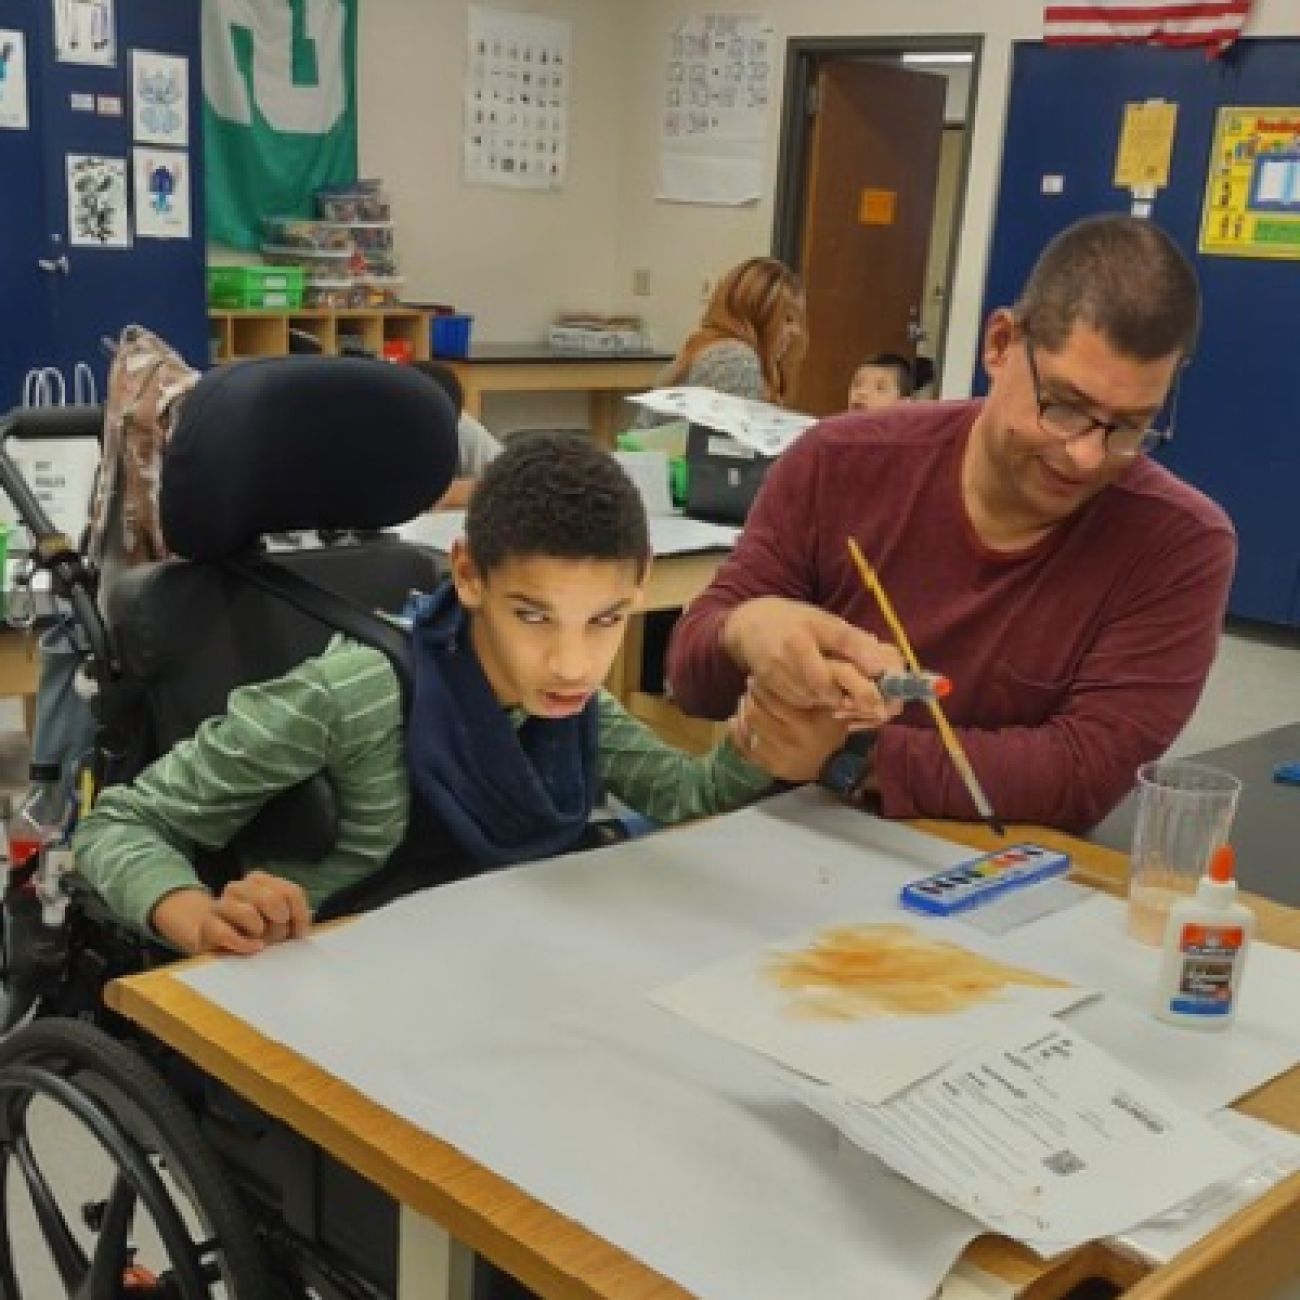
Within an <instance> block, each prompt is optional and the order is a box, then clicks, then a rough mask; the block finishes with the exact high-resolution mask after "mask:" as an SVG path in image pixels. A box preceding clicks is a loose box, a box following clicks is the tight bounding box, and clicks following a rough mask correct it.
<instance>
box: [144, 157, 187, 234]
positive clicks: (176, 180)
mask: <svg viewBox="0 0 1300 1300" xmlns="http://www.w3.org/2000/svg"><path fill="white" fill-rule="evenodd" d="M132 161H133V164H134V172H135V233H136V237H137V238H139V239H188V238H189V237H190V233H191V229H190V160H189V155H188V154H186V153H182V152H181V151H180V150H178V149H136V150H134V152H133V156H132Z"/></svg>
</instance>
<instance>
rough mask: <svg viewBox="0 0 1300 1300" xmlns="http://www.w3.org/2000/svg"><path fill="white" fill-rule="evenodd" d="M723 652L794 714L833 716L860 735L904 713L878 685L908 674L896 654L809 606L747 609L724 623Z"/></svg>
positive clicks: (752, 604)
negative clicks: (819, 711)
mask: <svg viewBox="0 0 1300 1300" xmlns="http://www.w3.org/2000/svg"><path fill="white" fill-rule="evenodd" d="M722 646H723V649H724V650H726V652H727V653H728V654H729V655H730V656H731V658H732V660H733V661H734V662H735V663H736V664H737V665H739V666H740V667H741V668H744V669H745V670H746V671H747V672H748V673H749V675H750V677H751V678H752V679H753V681H754V682H756V683H757V684H758V685H759V686H760V687H761V688H762V689H763V690H764V691H765V692H766V693H767V694H768V695H769V696H771V697H774V698H776V699H779V700H781V701H783V702H784V703H786V704H788V705H791V706H792V707H794V708H796V709H823V710H829V711H830V712H831V713H832V714H833V715H834V716H835V717H837V718H839V719H841V720H843V721H846V722H849V723H850V724H852V725H854V726H855V727H856V728H861V727H878V726H880V725H881V724H882V723H883V722H885V721H887V720H888V719H889V718H892V717H894V716H895V715H896V714H897V713H898V712H899V709H900V707H901V706H900V705H899V703H898V702H897V701H894V700H885V699H884V698H882V696H881V694H880V692H879V691H878V690H877V689H876V686H875V683H874V681H873V679H874V678H877V677H879V676H880V675H881V674H882V673H885V672H895V671H900V670H901V669H902V668H903V658H902V655H900V654H899V652H898V650H897V648H896V647H894V646H891V645H886V644H885V643H884V642H882V641H880V640H878V639H877V638H876V637H874V636H872V635H871V633H870V632H864V631H863V630H862V629H861V628H857V627H854V626H853V625H852V624H851V623H846V622H845V621H844V620H843V619H842V618H840V617H838V616H837V615H835V614H831V613H828V612H827V611H826V610H822V609H817V608H815V607H814V606H812V605H805V604H803V603H802V602H800V601H795V600H785V599H783V598H781V597H779V596H762V597H759V598H758V599H757V600H749V601H746V602H745V603H744V604H743V605H738V606H737V607H736V608H735V609H734V610H732V611H731V613H730V614H729V615H728V616H727V621H726V622H725V623H724V624H723V628H722Z"/></svg>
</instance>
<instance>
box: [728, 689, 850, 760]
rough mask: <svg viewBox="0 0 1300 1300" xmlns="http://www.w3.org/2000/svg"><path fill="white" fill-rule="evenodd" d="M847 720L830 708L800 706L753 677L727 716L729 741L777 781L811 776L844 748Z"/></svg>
mask: <svg viewBox="0 0 1300 1300" xmlns="http://www.w3.org/2000/svg"><path fill="white" fill-rule="evenodd" d="M848 732H849V725H848V723H847V722H845V721H844V720H843V719H841V718H837V717H835V715H834V714H833V713H831V711H830V710H829V709H820V708H818V709H800V708H796V707H795V706H794V705H792V704H787V703H786V702H785V701H784V700H783V699H781V697H780V696H778V695H775V694H773V693H772V692H771V691H769V690H767V689H765V688H764V687H763V686H762V685H761V684H760V683H759V682H757V681H754V680H751V681H750V683H749V688H748V689H747V690H746V692H745V694H744V697H743V698H742V699H741V701H740V708H739V709H738V710H737V711H736V716H735V717H734V718H732V720H731V730H730V734H731V743H732V744H733V745H735V746H736V748H737V749H738V750H740V752H741V753H742V754H744V756H745V757H746V758H747V759H748V760H749V761H750V762H751V763H753V764H754V766H755V767H761V768H762V769H763V771H764V772H766V773H767V774H768V776H771V777H774V778H775V779H776V780H778V781H794V782H803V781H815V780H816V779H817V777H818V776H819V775H820V773H821V770H822V768H823V767H824V766H825V764H826V760H827V759H828V758H829V757H830V756H831V755H832V754H834V753H835V752H836V751H837V750H839V749H841V748H843V746H844V741H845V739H846V738H847V736H848Z"/></svg>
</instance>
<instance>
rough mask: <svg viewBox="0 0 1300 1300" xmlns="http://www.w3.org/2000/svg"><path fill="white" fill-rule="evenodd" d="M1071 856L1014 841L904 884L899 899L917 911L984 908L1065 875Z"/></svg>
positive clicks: (946, 912)
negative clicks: (1013, 894) (1040, 883)
mask: <svg viewBox="0 0 1300 1300" xmlns="http://www.w3.org/2000/svg"><path fill="white" fill-rule="evenodd" d="M1069 869H1070V859H1069V857H1068V856H1067V855H1066V854H1064V853H1059V852H1057V850H1056V849H1045V848H1044V847H1043V846H1042V845H1041V844H1013V845H1011V846H1010V847H1009V848H1005V849H999V850H998V851H997V852H996V853H985V854H983V855H981V856H980V857H978V858H971V859H970V860H969V861H968V862H961V863H958V865H957V866H955V867H949V868H948V869H947V870H945V871H936V872H935V873H934V875H932V876H923V877H922V878H921V879H920V880H914V881H912V882H911V884H909V885H905V886H904V887H903V890H902V892H901V893H900V894H899V896H898V899H899V902H900V903H902V905H903V906H904V907H907V908H910V909H911V910H912V911H914V912H926V913H928V914H929V915H930V916H953V915H955V914H956V913H958V912H967V911H969V910H970V909H971V908H974V907H981V906H983V905H984V904H985V903H990V902H992V901H993V900H994V899H995V898H1000V897H1002V896H1003V895H1005V894H1008V893H1010V892H1011V891H1012V890H1015V889H1020V888H1022V887H1023V886H1025V885H1033V884H1037V883H1038V882H1039V881H1040V880H1052V879H1054V878H1055V877H1057V876H1063V875H1065V873H1066V872H1067V871H1069Z"/></svg>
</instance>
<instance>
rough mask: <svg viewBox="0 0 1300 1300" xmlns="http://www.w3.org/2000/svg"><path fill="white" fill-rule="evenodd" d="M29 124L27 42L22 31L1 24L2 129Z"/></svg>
mask: <svg viewBox="0 0 1300 1300" xmlns="http://www.w3.org/2000/svg"><path fill="white" fill-rule="evenodd" d="M27 126H28V118H27V44H26V41H25V39H24V38H23V34H22V32H15V31H12V30H7V29H3V28H0V130H6V131H26V130H27Z"/></svg>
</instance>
